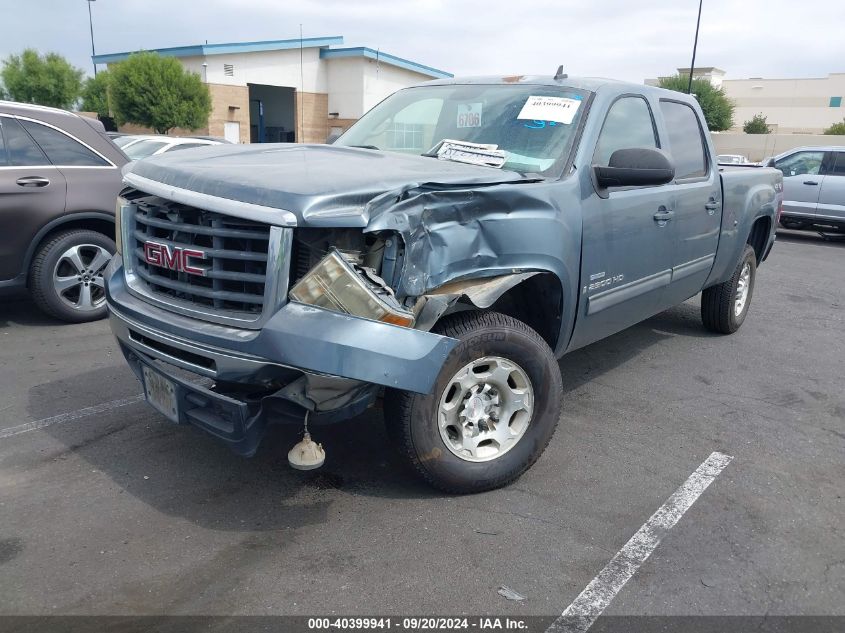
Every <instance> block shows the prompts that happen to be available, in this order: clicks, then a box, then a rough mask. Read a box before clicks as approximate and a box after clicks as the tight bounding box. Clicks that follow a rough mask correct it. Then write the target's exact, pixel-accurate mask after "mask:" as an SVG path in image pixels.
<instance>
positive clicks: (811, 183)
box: [804, 180, 819, 185]
mask: <svg viewBox="0 0 845 633" xmlns="http://www.w3.org/2000/svg"><path fill="white" fill-rule="evenodd" d="M804 184H805V185H818V184H819V183H817V182H816V181H815V180H805V181H804Z"/></svg>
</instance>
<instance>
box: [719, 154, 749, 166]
mask: <svg viewBox="0 0 845 633" xmlns="http://www.w3.org/2000/svg"><path fill="white" fill-rule="evenodd" d="M716 162H717V163H719V164H720V165H742V164H746V163H750V162H751V161H749V160H748V156H743V155H742V154H719V155H718V156H717V157H716Z"/></svg>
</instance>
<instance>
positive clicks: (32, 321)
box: [0, 295, 63, 328]
mask: <svg viewBox="0 0 845 633" xmlns="http://www.w3.org/2000/svg"><path fill="white" fill-rule="evenodd" d="M62 323H63V321H59V320H58V319H54V318H53V317H51V316H47V315H46V314H44V313H43V312H42V311H41V310H39V309H38V307H37V306H36V305H35V303H33V301H32V299H30V298H29V297H27V296H25V295H22V296H17V295H15V296H7V297H0V328H1V327H8V326H10V325H29V326H39V325H44V326H56V325H62Z"/></svg>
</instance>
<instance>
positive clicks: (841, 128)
mask: <svg viewBox="0 0 845 633" xmlns="http://www.w3.org/2000/svg"><path fill="white" fill-rule="evenodd" d="M824 133H825V134H845V119H842V120H841V121H840V122H839V123H834V124H833V125H831V126H830V127H829V128H827V129H826V130H825V131H824Z"/></svg>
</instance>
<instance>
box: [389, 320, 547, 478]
mask: <svg viewBox="0 0 845 633" xmlns="http://www.w3.org/2000/svg"><path fill="white" fill-rule="evenodd" d="M434 331H435V332H438V333H440V334H443V335H445V336H450V337H453V338H457V339H458V340H459V341H460V342H459V343H458V345H457V346H456V347H455V348H454V349H453V350H452V352H451V353H450V354H449V356H448V357H447V359H446V361H445V363H444V364H443V367H442V369H441V371H440V374H439V375H438V378H437V381H436V383H435V386H434V389H433V390H432V392H431V393H430V394H425V395H424V394H418V393H411V392H405V391H395V390H389V391H388V392H387V394H386V397H385V407H384V411H385V424H387V426H388V432H389V436H390V437H391V438H392V440H393V441H394V443H395V444H396V445H397V447H398V449H399V451H400V452H401V454H402V455H403V456H404V457H405V459H406V460H407V461H408V462H409V463H410V465H411V466H412V467H413V468H414V470H416V472H417V473H418V474H419V475H420V476H421V477H422V478H423V479H424V480H425V481H427V482H428V483H429V484H431V485H432V486H434V487H435V488H438V489H440V490H443V491H445V492H449V493H458V494H465V493H475V492H482V491H485V490H492V489H494V488H499V487H501V486H505V485H507V484H509V483H510V482H512V481H514V480H515V479H517V478H518V477H519V476H520V475H521V474H522V473H524V472H525V471H526V470H528V468H530V467H531V466H532V465H533V464H534V462H536V461H537V459H538V458H539V457H540V455H541V454H542V453H543V451H544V450H545V448H546V446H547V445H548V443H549V441H550V440H551V438H552V436H553V435H554V432H555V429H556V427H557V423H558V419H559V418H560V411H561V400H562V395H563V385H562V380H561V375H560V368H559V367H558V364H557V360H556V359H555V356H554V353H553V352H552V350H551V349H550V348H549V346H548V345H547V344H546V342H545V341H544V340H543V339H542V338H541V337H540V335H539V334H537V333H536V332H535V331H534V330H532V329H531V328H530V327H528V326H527V325H526V324H524V323H522V322H521V321H518V320H516V319H514V318H511V317H509V316H506V315H504V314H500V313H497V312H460V313H457V314H453V315H450V316H448V317H446V318H445V319H443V321H441V322H440V323H438V325H437V326H436V327H435V329H434Z"/></svg>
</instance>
